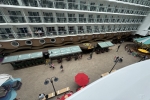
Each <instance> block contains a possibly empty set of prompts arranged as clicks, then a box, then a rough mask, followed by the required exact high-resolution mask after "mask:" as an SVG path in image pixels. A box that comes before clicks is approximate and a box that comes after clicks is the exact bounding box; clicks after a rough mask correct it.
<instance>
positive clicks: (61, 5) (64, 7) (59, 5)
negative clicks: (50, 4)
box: [55, 2, 67, 9]
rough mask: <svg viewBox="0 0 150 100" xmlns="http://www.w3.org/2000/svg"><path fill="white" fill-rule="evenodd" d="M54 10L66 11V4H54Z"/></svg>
mask: <svg viewBox="0 0 150 100" xmlns="http://www.w3.org/2000/svg"><path fill="white" fill-rule="evenodd" d="M55 8H59V9H66V8H67V7H66V2H55Z"/></svg>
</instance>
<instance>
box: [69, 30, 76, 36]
mask: <svg viewBox="0 0 150 100" xmlns="http://www.w3.org/2000/svg"><path fill="white" fill-rule="evenodd" d="M68 34H70V35H74V34H77V31H76V30H69V31H68Z"/></svg>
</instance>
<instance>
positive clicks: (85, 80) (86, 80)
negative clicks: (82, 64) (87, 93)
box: [75, 73, 89, 86]
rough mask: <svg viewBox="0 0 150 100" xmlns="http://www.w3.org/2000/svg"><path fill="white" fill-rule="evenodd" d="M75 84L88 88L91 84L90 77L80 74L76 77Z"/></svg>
mask: <svg viewBox="0 0 150 100" xmlns="http://www.w3.org/2000/svg"><path fill="white" fill-rule="evenodd" d="M75 82H76V83H77V84H78V85H79V86H86V85H87V84H88V83H89V77H88V76H87V75H86V74H85V73H78V74H77V75H76V76H75Z"/></svg>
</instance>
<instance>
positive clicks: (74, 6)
mask: <svg viewBox="0 0 150 100" xmlns="http://www.w3.org/2000/svg"><path fill="white" fill-rule="evenodd" d="M78 8H79V4H77V3H74V2H72V3H70V2H69V3H68V9H74V10H79V9H78Z"/></svg>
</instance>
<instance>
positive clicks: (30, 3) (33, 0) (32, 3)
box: [22, 0, 38, 7]
mask: <svg viewBox="0 0 150 100" xmlns="http://www.w3.org/2000/svg"><path fill="white" fill-rule="evenodd" d="M22 1H23V4H24V5H25V6H31V7H38V3H37V1H36V0H31V1H29V0H22Z"/></svg>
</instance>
